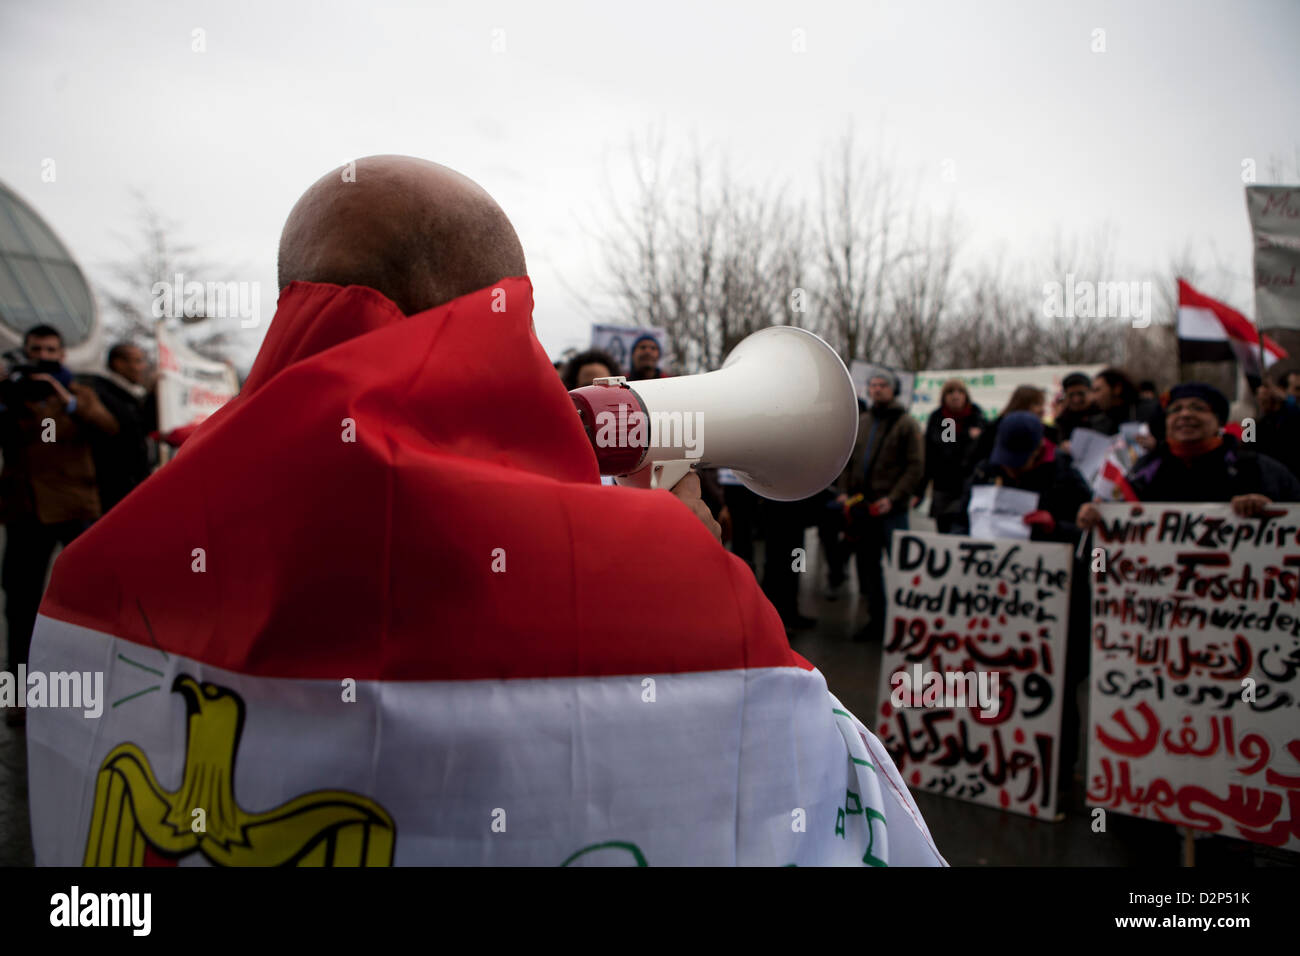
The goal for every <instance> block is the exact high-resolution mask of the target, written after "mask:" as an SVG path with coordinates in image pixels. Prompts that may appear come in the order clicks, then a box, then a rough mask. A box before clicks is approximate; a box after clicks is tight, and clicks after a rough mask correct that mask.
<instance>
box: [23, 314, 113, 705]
mask: <svg viewBox="0 0 1300 956" xmlns="http://www.w3.org/2000/svg"><path fill="white" fill-rule="evenodd" d="M23 355H24V357H25V358H26V363H25V364H23V365H19V366H16V367H15V368H14V369H13V370H12V371H11V372H10V373H9V376H8V377H7V378H6V379H5V380H4V381H3V382H2V383H0V447H2V448H3V450H4V473H3V475H2V476H0V516H2V517H3V520H4V523H5V551H4V568H3V584H4V591H5V620H6V623H7V624H8V635H9V636H8V641H9V671H10V673H16V672H17V667H18V665H19V664H26V663H27V652H28V647H29V645H30V643H31V637H32V628H33V626H34V625H35V622H36V611H37V608H38V607H39V606H40V603H41V592H42V591H43V590H44V589H45V575H46V573H47V572H48V571H49V568H50V558H51V557H52V556H53V554H54V548H55V546H56V545H59V544H64V545H66V544H68V543H69V542H70V541H72V539H73V538H75V537H76V536H77V535H79V534H80V533H81V532H82V531H84V530H86V528H87V527H89V526H90V523H91V522H92V521H94V520H95V519H96V518H98V517H99V515H100V501H99V492H98V490H97V489H96V486H95V465H94V461H93V459H92V457H91V441H92V439H93V438H95V437H98V436H99V435H112V434H115V433H116V432H117V430H118V424H117V421H116V419H114V418H113V416H112V415H111V414H109V412H108V410H107V409H106V408H105V407H104V404H103V403H102V402H101V401H100V400H99V398H98V397H97V396H96V395H95V392H94V390H93V389H92V388H90V387H89V386H87V385H82V384H80V383H78V382H74V381H73V380H72V373H71V372H70V371H68V369H67V368H66V367H65V366H64V365H63V357H64V349H63V337H62V336H61V335H60V334H59V332H58V330H57V329H55V328H53V327H51V326H48V325H38V326H36V327H34V328H32V329H29V330H28V332H27V334H26V335H25V336H24V337H23ZM23 713H24V711H22V710H21V709H14V710H9V711H6V714H5V721H6V723H8V724H10V725H11V726H12V725H18V724H21V723H22V718H23Z"/></svg>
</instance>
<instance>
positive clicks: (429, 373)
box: [28, 278, 943, 865]
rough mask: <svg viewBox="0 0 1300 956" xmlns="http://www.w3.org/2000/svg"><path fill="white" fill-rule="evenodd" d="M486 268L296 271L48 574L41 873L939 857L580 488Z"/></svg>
mask: <svg viewBox="0 0 1300 956" xmlns="http://www.w3.org/2000/svg"><path fill="white" fill-rule="evenodd" d="M531 311H532V289H531V286H530V285H529V283H528V281H527V280H526V279H522V278H519V279H510V280H506V281H503V282H501V283H500V284H499V286H497V287H495V288H490V289H484V290H482V291H480V292H478V293H475V294H473V295H469V296H465V297H463V298H460V299H457V300H455V301H453V302H450V303H448V304H446V305H444V306H441V307H439V308H436V309H432V310H429V311H427V312H423V313H420V314H417V315H413V316H409V317H408V316H404V315H403V314H402V313H401V312H400V311H399V310H398V308H397V307H396V306H395V305H394V304H393V303H391V302H390V301H389V300H387V299H386V298H384V297H383V296H381V295H380V294H379V293H377V292H375V291H373V290H370V289H365V288H360V287H349V288H346V289H345V288H340V287H337V286H331V285H316V284H308V283H294V284H293V285H291V286H289V287H288V288H287V289H286V290H285V292H284V293H283V294H282V296H281V299H280V305H279V310H278V313H277V315H276V317H275V320H274V322H273V324H272V326H271V328H270V330H269V334H268V336H267V340H266V342H265V344H264V345H263V347H262V350H261V353H260V354H259V356H258V359H257V363H256V364H255V366H254V368H253V371H252V373H251V374H250V376H249V379H248V381H247V383H246V385H245V388H244V390H243V392H242V394H240V395H239V396H238V397H237V398H236V399H234V400H233V401H231V402H230V403H228V404H227V405H226V406H225V407H223V408H222V409H221V410H220V411H218V412H217V413H216V414H215V415H213V416H212V417H211V418H210V419H209V420H208V421H206V422H205V423H204V424H203V425H201V426H200V428H199V429H198V431H197V432H196V433H195V435H194V436H193V437H192V438H191V439H190V440H189V441H188V442H187V443H186V444H185V446H184V447H183V448H182V449H181V451H180V452H179V454H178V455H177V457H176V459H175V461H173V462H172V463H170V464H168V465H166V466H165V467H164V468H163V469H162V470H161V471H159V472H158V473H157V474H155V475H154V476H153V477H151V478H150V479H149V480H148V481H147V482H145V483H144V484H143V485H142V486H141V487H140V488H139V489H137V490H136V491H135V492H134V493H133V494H131V495H130V496H129V497H128V498H127V499H126V500H125V501H124V502H123V503H122V504H121V505H120V506H118V507H117V508H115V509H114V510H113V511H112V512H111V513H109V515H108V516H107V517H105V518H104V519H103V520H102V521H100V522H99V523H98V524H97V525H95V526H94V527H93V528H92V529H91V530H90V531H89V532H87V533H86V534H84V535H83V536H82V537H80V538H79V539H78V540H77V541H76V542H75V543H74V544H73V545H72V546H71V547H69V548H68V549H67V550H66V551H65V552H64V553H63V555H62V556H61V557H60V559H59V560H58V562H57V566H56V569H55V572H54V578H53V581H52V583H51V585H50V588H49V591H48V593H47V596H46V599H45V603H44V605H43V606H42V609H41V617H40V620H39V623H38V626H37V630H36V635H35V639H34V645H33V651H32V663H31V667H32V669H33V670H44V671H73V670H77V671H103V672H104V673H105V685H106V692H105V698H106V703H105V705H104V707H103V714H102V716H100V717H98V718H95V717H87V716H85V715H84V713H83V711H82V710H80V709H75V710H74V709H44V710H33V711H32V713H31V714H30V715H29V719H28V740H29V774H30V784H31V807H32V828H33V834H34V839H35V847H36V857H37V861H38V862H39V863H42V864H75V863H83V862H84V863H88V864H150V863H156V864H175V863H180V864H186V865H189V864H203V863H207V864H218V865H238V864H298V865H311V864H318V865H348V864H365V865H384V864H389V863H396V864H424V863H458V864H465V863H472V864H478V863H482V864H538V865H557V864H563V863H568V862H573V863H628V864H649V865H672V864H733V863H740V864H789V863H798V864H822V863H846V864H848V863H856V864H862V863H865V864H877V865H878V864H884V863H892V864H898V863H903V864H941V863H942V862H943V860H942V858H941V857H940V855H939V853H938V852H937V850H936V849H935V848H934V845H933V842H932V841H931V839H930V836H929V833H928V831H927V830H926V827H925V824H924V822H923V821H922V819H921V817H920V814H919V813H918V812H917V810H916V807H915V805H914V803H913V801H912V799H911V797H910V795H909V794H908V792H907V790H906V788H905V786H904V785H903V783H902V781H901V780H900V779H899V776H898V774H897V772H896V770H895V768H894V767H893V765H892V764H891V763H890V759H889V757H888V756H887V755H886V753H885V751H884V750H883V749H882V748H881V746H880V744H879V743H878V742H877V741H876V739H875V738H874V737H873V736H872V735H871V734H870V733H869V732H868V731H867V730H866V729H865V728H864V727H863V726H862V725H861V724H860V723H859V722H858V721H857V720H855V719H854V718H853V717H852V716H851V715H849V714H848V713H847V712H846V711H845V709H844V708H843V707H842V706H840V705H839V703H838V702H837V701H836V699H835V698H834V697H833V696H832V695H831V694H830V693H829V692H828V691H827V688H826V684H825V682H824V680H823V678H822V675H821V674H820V673H819V672H818V671H817V670H816V669H814V668H813V667H812V666H811V665H809V664H808V663H807V662H806V661H804V660H803V659H802V658H800V657H799V656H798V655H797V654H795V653H793V652H792V651H791V649H790V647H789V644H788V642H787V641H786V639H785V636H784V633H783V631H782V628H781V625H780V621H779V619H778V617H777V615H776V612H775V611H774V610H773V608H772V607H771V605H770V604H768V602H767V601H766V600H765V599H764V598H763V597H762V595H761V593H760V591H759V589H758V587H757V586H756V584H755V582H754V578H753V575H752V574H751V573H750V571H749V570H748V568H747V567H746V566H745V565H744V564H743V563H741V562H740V561H739V560H738V559H736V558H735V557H734V556H732V555H730V554H728V553H727V552H726V551H724V550H723V549H722V548H720V547H719V546H718V544H717V542H716V541H715V540H714V539H713V538H712V537H711V536H710V535H709V533H708V531H707V530H706V529H705V528H704V526H703V525H702V524H701V523H700V522H699V521H698V520H697V519H696V518H695V517H694V516H692V515H691V514H690V513H689V511H688V510H687V509H686V508H684V507H682V506H681V504H680V503H679V502H678V501H676V500H675V499H674V498H673V497H672V496H671V495H670V494H669V493H668V492H666V491H648V490H639V489H630V488H607V487H602V486H601V485H600V483H599V480H598V476H597V473H596V462H595V457H594V455H593V453H592V450H591V448H590V446H589V444H588V441H587V438H586V437H585V435H584V433H583V430H582V428H581V426H580V424H579V420H578V417H577V416H576V414H575V413H574V409H573V406H572V403H571V402H570V400H569V397H568V395H567V394H566V393H565V391H564V388H563V386H562V385H561V384H560V382H559V380H558V378H557V377H556V375H555V372H554V370H553V368H552V367H551V364H550V362H549V361H548V360H547V358H546V356H545V354H544V353H543V351H542V349H541V347H540V345H539V344H538V342H537V339H536V337H535V336H534V335H533V333H532V331H531V325H530V316H531Z"/></svg>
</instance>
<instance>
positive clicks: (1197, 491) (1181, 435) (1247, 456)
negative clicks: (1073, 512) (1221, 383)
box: [1077, 382, 1300, 529]
mask: <svg viewBox="0 0 1300 956" xmlns="http://www.w3.org/2000/svg"><path fill="white" fill-rule="evenodd" d="M1227 421H1228V400H1227V399H1226V398H1225V397H1224V395H1223V393H1222V392H1220V391H1219V390H1218V389H1217V388H1215V387H1214V386H1212V385H1206V384H1203V383H1201V382H1191V383H1188V384H1184V385H1176V386H1174V388H1172V389H1170V392H1169V407H1168V408H1167V409H1165V429H1166V433H1167V437H1166V439H1165V440H1164V441H1162V442H1160V444H1158V445H1157V446H1156V448H1155V449H1154V450H1153V451H1150V452H1148V453H1147V454H1146V455H1143V456H1142V457H1141V458H1140V459H1138V462H1137V464H1135V465H1134V466H1133V467H1132V469H1130V471H1129V473H1128V483H1129V486H1130V487H1131V488H1132V489H1133V493H1134V494H1136V495H1137V497H1138V500H1140V501H1170V502H1181V501H1224V502H1228V503H1229V504H1230V505H1231V506H1232V510H1233V512H1235V513H1236V514H1237V515H1240V516H1241V517H1243V518H1249V517H1253V516H1255V515H1257V514H1259V513H1260V511H1261V510H1262V509H1263V508H1264V507H1266V506H1267V505H1269V504H1271V503H1272V502H1274V501H1285V502H1294V501H1300V480H1297V479H1296V477H1295V476H1294V475H1292V474H1291V473H1290V472H1289V471H1287V469H1286V467H1285V466H1284V465H1282V464H1281V463H1279V462H1277V461H1275V460H1274V459H1272V458H1270V457H1268V456H1267V455H1260V454H1257V453H1255V452H1254V451H1253V450H1252V449H1250V448H1249V447H1248V446H1247V445H1246V444H1243V443H1242V442H1239V441H1237V439H1235V438H1234V437H1232V436H1231V435H1224V434H1222V431H1223V426H1224V425H1225V424H1226V423H1227ZM1100 519H1101V512H1100V511H1098V510H1097V508H1096V506H1095V505H1093V504H1091V503H1089V504H1086V505H1084V506H1083V507H1082V508H1080V509H1079V515H1078V518H1077V522H1078V524H1079V525H1080V527H1082V528H1085V529H1088V528H1091V527H1093V526H1094V525H1095V524H1096V523H1097V522H1098V521H1099V520H1100Z"/></svg>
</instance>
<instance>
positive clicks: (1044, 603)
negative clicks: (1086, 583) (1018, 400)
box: [876, 531, 1071, 820]
mask: <svg viewBox="0 0 1300 956" xmlns="http://www.w3.org/2000/svg"><path fill="white" fill-rule="evenodd" d="M892 552H893V556H892V559H891V560H890V561H889V563H888V565H887V566H886V571H885V593H886V595H887V597H888V600H889V616H888V620H887V625H886V626H887V630H886V633H885V644H884V651H883V656H882V659H881V664H880V696H879V701H880V703H879V719H878V721H877V728H876V733H877V736H878V737H879V738H880V741H881V743H883V744H884V745H885V749H886V750H888V751H889V753H890V756H892V757H893V758H894V763H895V764H896V765H897V767H898V769H899V771H900V772H901V773H902V775H903V779H904V780H905V781H906V783H907V785H908V786H909V787H911V788H912V789H913V790H920V791H924V792H926V793H937V794H942V795H943V796H948V797H957V798H959V799H962V800H969V801H971V802H973V803H981V804H985V805H987V806H992V807H1000V808H1001V809H1003V810H1010V811H1013V812H1015V813H1023V814H1026V815H1028V816H1035V817H1046V818H1047V819H1049V820H1050V819H1052V817H1053V816H1054V815H1055V813H1056V768H1057V766H1058V764H1059V763H1060V752H1059V751H1060V736H1061V694H1062V686H1063V681H1064V667H1065V635H1066V629H1067V626H1068V609H1069V599H1070V564H1071V555H1070V548H1069V546H1068V545H1064V544H1041V543H1037V542H1028V541H985V540H980V539H976V538H967V537H961V536H957V535H940V534H924V533H919V532H914V531H899V532H896V533H895V535H894V542H893V548H892ZM963 698H964V699H963Z"/></svg>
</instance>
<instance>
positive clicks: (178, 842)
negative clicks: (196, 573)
mask: <svg viewBox="0 0 1300 956" xmlns="http://www.w3.org/2000/svg"><path fill="white" fill-rule="evenodd" d="M172 692H173V693H178V694H180V695H181V696H182V697H184V699H185V711H186V721H187V724H186V737H185V771H184V775H183V776H182V778H181V784H180V787H179V788H178V789H177V790H176V791H174V792H173V791H169V790H166V789H164V788H163V787H162V785H161V784H159V782H158V778H157V777H155V776H154V773H153V769H152V768H151V767H150V766H149V758H148V757H146V756H145V754H144V753H143V751H141V750H140V748H139V747H137V746H136V745H135V744H132V743H124V744H120V745H118V746H117V747H115V748H113V750H112V751H111V752H110V753H109V754H108V756H107V757H105V758H104V762H103V764H102V765H101V766H100V768H99V774H98V776H97V778H96V780H95V806H94V809H93V811H92V813H91V821H90V836H89V838H88V840H87V841H86V855H85V859H84V861H83V862H84V865H86V866H145V865H150V864H160V865H175V863H176V861H178V860H179V859H180V858H181V857H183V856H187V855H189V854H191V853H200V854H202V856H203V858H204V859H206V860H207V861H208V862H209V863H211V864H213V865H215V866H391V865H392V862H393V846H394V842H395V840H396V836H397V829H396V827H395V826H394V824H393V819H392V817H390V816H389V815H388V813H387V812H386V811H385V810H384V809H383V807H381V806H379V804H377V803H376V802H375V801H373V800H370V799H368V798H366V797H362V796H358V795H357V794H355V793H349V792H347V791H344V790H318V791H315V792H314V793H306V794H303V795H302V796H300V797H295V798H294V799H292V800H290V801H289V802H287V803H285V804H284V805H283V806H279V807H276V808H274V809H271V810H266V811H263V812H260V813H250V812H248V811H247V810H245V809H243V808H242V807H240V806H239V805H238V804H237V803H236V802H235V789H234V779H235V753H236V751H237V750H238V748H239V737H240V733H241V731H242V730H243V725H244V702H243V700H242V699H241V698H240V697H239V695H238V694H236V693H235V692H234V691H232V690H230V689H228V688H225V687H219V686H217V685H215V684H208V683H205V684H200V683H199V682H198V681H196V680H194V679H193V678H192V677H188V676H186V675H184V674H182V675H181V676H179V677H177V678H176V680H175V681H174V682H173V683H172ZM200 811H201V812H200Z"/></svg>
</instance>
